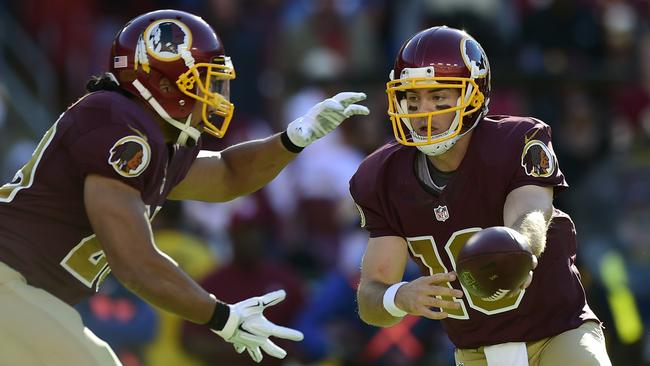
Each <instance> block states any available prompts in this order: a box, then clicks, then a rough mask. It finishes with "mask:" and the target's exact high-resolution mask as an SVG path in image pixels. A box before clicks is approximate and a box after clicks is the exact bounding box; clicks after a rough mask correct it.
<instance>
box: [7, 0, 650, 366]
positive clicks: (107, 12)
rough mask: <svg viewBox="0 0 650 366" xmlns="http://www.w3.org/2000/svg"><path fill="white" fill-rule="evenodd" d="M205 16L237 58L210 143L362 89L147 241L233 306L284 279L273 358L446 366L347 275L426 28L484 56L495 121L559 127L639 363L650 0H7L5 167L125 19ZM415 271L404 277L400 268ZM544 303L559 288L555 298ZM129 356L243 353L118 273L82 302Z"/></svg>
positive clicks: (164, 220) (616, 347)
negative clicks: (359, 106) (283, 335)
mask: <svg viewBox="0 0 650 366" xmlns="http://www.w3.org/2000/svg"><path fill="white" fill-rule="evenodd" d="M160 8H177V9H181V10H186V11H190V12H194V13H196V14H199V15H201V16H202V17H203V18H204V19H206V20H207V21H208V23H210V24H211V25H212V26H213V27H214V28H215V30H216V31H217V33H218V34H219V36H220V37H221V39H222V40H223V42H224V43H225V46H226V51H227V53H228V54H229V55H230V56H231V57H232V59H233V61H234V64H235V68H236V70H237V79H236V80H234V82H233V83H232V84H231V89H232V100H233V102H234V103H235V106H236V112H235V117H234V119H233V123H232V125H231V130H230V131H229V133H228V135H227V136H226V138H225V139H224V140H222V141H217V140H212V141H210V142H209V144H208V146H210V147H211V148H213V149H215V150H218V149H221V148H223V147H225V146H228V145H230V144H232V143H236V142H238V141H243V140H245V139H249V138H254V137H261V136H265V135H268V134H270V133H271V132H273V131H281V130H283V129H284V128H285V126H286V124H287V123H288V122H289V121H291V120H293V119H294V118H296V117H297V116H299V115H301V114H302V113H304V112H305V111H306V110H307V109H308V108H309V107H310V106H311V105H312V104H314V103H315V102H317V101H319V100H321V99H322V98H324V97H326V96H328V95H330V94H332V93H334V92H335V91H339V90H355V91H364V92H366V93H367V94H368V101H367V103H366V104H367V105H368V106H369V107H370V109H371V115H370V116H369V117H364V118H356V117H355V118H354V119H352V120H350V121H348V122H346V123H345V124H344V126H343V127H342V128H341V129H340V130H339V131H337V132H336V133H334V134H332V135H331V136H328V137H327V138H325V139H323V141H320V142H319V143H317V144H315V145H314V146H312V147H310V148H309V149H307V150H305V151H304V152H303V153H301V155H300V157H299V158H298V159H297V160H296V161H295V162H294V163H293V164H291V165H290V166H289V167H288V168H287V169H286V170H285V171H284V172H283V173H282V174H281V175H280V176H279V177H278V178H277V179H276V180H275V181H274V182H272V184H270V185H269V186H268V187H267V188H265V189H264V190H262V191H261V192H260V193H258V194H255V195H254V196H251V197H248V198H245V199H240V200H236V201H234V202H231V203H228V204H214V205H213V204H202V203H196V202H189V203H183V204H178V203H174V202H171V203H170V204H168V205H167V206H166V207H165V208H164V209H163V211H162V214H161V216H160V217H158V218H157V219H156V220H155V222H154V224H155V230H156V231H155V233H156V240H157V243H158V245H159V246H160V247H161V249H163V250H165V251H167V252H168V253H169V254H170V255H171V256H172V257H174V258H175V259H176V260H177V261H178V262H179V263H180V265H181V266H183V267H184V268H185V269H186V270H187V271H188V272H189V273H190V274H191V275H192V276H194V277H195V278H197V279H199V280H202V281H203V284H204V285H205V286H206V287H209V288H213V289H214V291H215V293H216V294H217V295H218V296H220V297H221V298H223V299H224V300H226V301H235V300H239V299H243V298H245V297H247V296H252V295H257V294H261V293H263V292H264V291H267V290H273V289H276V288H279V287H283V288H286V289H287V291H288V293H289V295H288V299H287V300H286V301H285V303H283V304H282V305H281V306H278V309H277V310H274V312H273V313H272V314H270V315H269V317H270V318H272V319H274V320H277V321H280V322H283V323H286V324H291V325H293V326H295V327H298V328H299V329H301V330H303V331H304V332H305V334H306V340H305V341H304V342H302V343H300V344H297V345H288V347H290V350H289V357H288V359H287V360H285V361H282V362H279V361H274V360H269V359H268V357H267V358H265V361H264V363H263V364H270V365H273V364H275V365H281V364H283V365H294V366H298V365H332V366H334V365H390V366H395V365H450V364H452V362H453V361H452V346H451V345H450V344H449V341H448V340H447V338H446V336H445V335H444V333H443V332H442V330H441V329H440V326H439V325H438V324H437V323H436V322H430V321H424V320H421V319H417V318H410V317H407V318H406V320H405V321H404V322H402V324H401V325H400V326H398V327H395V328H392V329H390V330H381V329H375V328H372V327H368V326H364V325H363V324H362V323H361V322H360V320H359V319H358V317H357V316H356V313H355V304H354V290H353V288H354V286H355V283H356V281H357V278H358V264H359V259H360V256H361V254H362V251H363V248H364V246H365V240H366V238H365V234H364V232H362V231H361V230H360V229H358V222H357V221H358V218H357V214H356V212H355V210H354V208H353V207H352V203H351V200H350V198H349V195H348V192H347V181H348V179H349V177H350V176H351V175H352V174H353V172H354V171H355V169H356V167H357V165H358V164H359V162H360V161H361V159H363V157H364V156H365V155H366V154H368V153H369V152H371V151H373V150H374V149H375V148H376V147H378V146H380V145H381V144H382V143H383V142H385V141H388V140H389V139H390V138H391V133H392V132H391V130H390V124H389V121H388V119H387V117H386V112H385V111H386V109H387V105H386V104H387V103H386V97H385V92H384V89H385V82H386V81H387V77H388V72H389V71H390V69H391V66H392V62H393V59H394V56H395V54H396V52H397V50H398V49H399V46H400V45H401V43H402V41H403V40H405V39H406V38H408V37H409V36H410V35H411V34H413V33H415V32H416V31H418V30H420V29H422V28H424V27H426V26H433V25H440V24H447V25H450V26H456V27H461V28H464V29H466V30H467V31H468V32H469V33H470V34H472V35H474V37H475V38H477V39H478V40H479V42H480V43H481V44H482V45H483V47H484V48H485V50H486V52H487V54H488V57H489V59H490V64H491V66H492V80H493V97H492V101H491V104H490V109H491V113H493V114H499V113H503V114H515V115H531V116H534V117H537V118H540V119H542V120H544V121H546V122H547V123H549V124H550V125H551V126H552V127H553V132H554V136H553V142H554V146H555V150H556V152H557V153H558V155H559V161H560V166H561V168H562V170H563V172H564V173H565V175H566V177H567V180H568V182H569V184H570V185H571V189H570V190H568V191H567V192H565V193H563V194H562V195H560V196H559V197H558V198H557V201H556V205H557V206H558V207H559V208H561V209H563V210H565V211H566V212H568V213H570V214H571V215H572V216H573V218H574V220H575V221H576V226H577V229H578V238H579V258H578V259H579V263H580V268H581V272H582V275H583V280H584V284H585V286H586V287H587V294H588V298H589V301H590V304H591V305H592V307H593V308H594V309H595V310H596V312H597V314H599V316H600V317H601V318H602V319H603V320H604V322H605V326H606V329H605V331H606V336H607V340H608V347H609V351H610V354H611V357H612V360H613V363H614V365H650V332H649V331H648V327H650V286H647V278H650V145H649V144H648V142H649V138H650V2H649V1H647V0H627V1H626V0H573V1H560V0H476V1H472V0H421V1H418V0H401V1H389V0H314V1H307V0H260V1H237V0H207V1H201V0H160V1H155V0H144V1H128V0H21V1H18V0H3V1H0V177H1V178H2V179H3V180H4V181H7V180H9V179H10V178H11V177H12V176H13V174H14V173H15V172H16V170H17V169H18V168H19V167H20V166H21V165H22V164H23V163H24V162H25V161H26V160H27V158H28V157H29V155H30V154H31V151H32V149H33V148H34V146H35V143H36V141H37V140H38V139H39V138H40V135H41V134H42V133H43V132H44V131H45V130H46V129H47V127H48V126H49V125H50V124H51V123H53V121H54V120H55V119H56V117H57V116H58V114H59V113H60V112H61V111H62V110H63V109H64V108H65V107H66V106H67V105H69V104H71V103H72V102H74V101H75V100H76V99H77V98H78V97H79V96H80V95H82V94H83V93H84V85H85V82H86V81H87V79H88V77H89V76H90V75H92V74H98V73H101V72H103V71H104V70H105V68H106V66H107V61H108V54H109V49H110V44H111V41H112V38H113V36H114V35H115V33H116V32H117V31H118V30H119V28H120V27H121V26H122V25H123V24H124V23H125V22H126V21H128V20H129V19H130V18H132V17H134V16H136V15H138V14H140V13H142V12H145V11H148V10H153V9H160ZM411 275H412V274H411ZM549 296H552V294H549ZM79 310H80V312H81V313H82V315H83V316H84V319H85V320H86V323H87V324H88V326H89V327H91V328H92V329H93V330H94V331H95V332H96V333H97V334H98V335H99V336H100V337H102V338H104V339H106V340H107V341H108V342H109V343H111V345H113V347H114V349H115V350H116V352H117V353H118V354H119V356H120V358H121V359H122V361H123V362H124V364H125V365H129V366H132V365H247V364H252V362H249V361H248V360H247V357H245V356H238V355H236V354H235V353H234V352H232V349H231V348H230V346H228V345H227V344H225V343H224V342H221V341H220V340H219V339H218V338H217V337H216V336H214V335H213V334H210V333H209V332H206V331H205V329H201V328H200V327H193V326H189V325H187V324H184V323H182V322H180V321H179V320H177V319H175V318H173V317H171V316H169V315H167V314H162V313H160V312H158V311H157V310H155V309H152V308H150V307H149V306H148V305H146V304H144V303H142V302H141V301H140V300H138V299H137V298H135V297H134V296H132V295H131V294H130V293H128V291H126V290H124V289H123V288H122V287H120V286H119V284H118V283H116V282H115V281H109V282H108V283H107V284H106V286H105V287H104V289H103V290H102V292H101V293H100V294H98V295H97V296H95V297H94V298H93V299H91V300H90V301H87V302H84V303H83V304H80V305H79Z"/></svg>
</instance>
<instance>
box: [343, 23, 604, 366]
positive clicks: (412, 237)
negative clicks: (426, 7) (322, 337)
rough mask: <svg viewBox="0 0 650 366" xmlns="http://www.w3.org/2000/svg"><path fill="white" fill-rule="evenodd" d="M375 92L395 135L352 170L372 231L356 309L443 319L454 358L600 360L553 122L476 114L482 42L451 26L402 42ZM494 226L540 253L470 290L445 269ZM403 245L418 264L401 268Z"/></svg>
mask: <svg viewBox="0 0 650 366" xmlns="http://www.w3.org/2000/svg"><path fill="white" fill-rule="evenodd" d="M386 92H387V94H388V103H389V109H388V115H389V117H390V120H391V122H392V126H393V131H394V134H395V138H396V140H397V142H393V143H389V144H387V145H385V146H383V147H381V148H380V149H378V150H377V151H375V152H374V153H373V154H371V155H370V156H368V157H367V158H366V159H365V161H364V162H363V163H362V164H361V166H360V167H359V169H358V171H357V172H356V174H355V175H354V176H353V177H352V179H351V180H350V191H351V194H352V196H353V198H354V200H355V202H356V204H357V205H358V209H359V212H360V214H361V225H362V226H363V227H365V228H366V229H367V231H368V232H369V234H370V239H369V242H368V246H367V248H366V252H365V255H364V258H363V261H362V268H361V272H362V273H361V281H360V284H359V288H358V302H359V315H360V316H361V318H362V319H363V320H364V321H365V322H367V323H369V324H373V325H376V326H382V327H387V326H391V325H393V324H396V323H398V322H399V321H400V320H401V319H402V318H403V317H404V316H405V315H407V314H411V315H416V316H423V317H426V318H429V319H433V320H441V321H442V323H443V326H444V329H445V331H446V332H447V334H448V335H449V337H450V339H451V340H452V342H453V343H454V344H455V345H456V351H455V358H456V362H457V363H458V365H464V366H478V365H486V364H487V365H490V366H496V365H499V366H507V365H518V366H519V365H541V366H550V365H610V361H609V358H608V355H607V352H606V349H605V340H604V338H603V332H602V329H601V323H600V321H599V320H598V318H597V317H596V315H595V314H594V313H593V312H592V311H591V309H590V308H589V306H588V304H587V303H586V300H585V294H584V289H583V287H582V285H581V283H580V275H579V273H578V270H577V268H576V266H575V259H576V233H575V228H574V226H573V222H572V221H571V219H570V217H569V216H567V215H566V214H565V213H563V212H561V211H559V210H557V209H555V208H554V207H553V195H554V194H556V193H558V192H559V191H561V190H563V189H565V188H566V187H567V183H566V181H565V179H564V176H563V174H562V172H561V171H560V169H559V166H558V162H557V158H556V156H555V153H554V152H553V147H552V144H551V129H550V127H549V126H548V125H547V124H545V123H544V122H542V121H540V120H538V119H535V118H530V117H514V116H487V115H486V114H487V112H488V104H489V101H490V64H489V62H488V59H487V57H486V54H485V52H484V50H483V48H482V47H481V46H480V44H479V43H478V42H477V41H476V40H475V39H474V38H472V37H471V36H470V35H468V34H467V33H466V32H464V31H462V30H458V29H453V28H449V27H444V26H442V27H433V28H429V29H426V30H423V31H421V32H419V33H417V34H415V35H414V36H413V37H411V38H410V39H408V40H407V41H406V42H405V43H404V45H403V46H402V48H401V50H400V51H399V53H398V55H397V58H396V60H395V64H394V69H393V70H392V72H391V73H390V81H389V82H388V83H387V89H386ZM492 226H508V227H511V228H513V229H515V230H517V231H519V232H521V233H522V234H523V235H524V236H525V237H526V240H527V242H528V244H529V245H530V249H531V251H532V253H533V254H534V255H535V256H536V257H538V258H539V261H538V265H537V267H536V269H535V271H534V272H535V275H534V276H532V273H531V276H532V277H531V276H529V277H528V279H527V280H526V281H525V282H524V283H523V284H522V286H521V291H515V292H512V293H510V294H509V296H506V297H503V298H501V299H498V300H496V301H493V299H490V298H487V299H486V298H479V297H477V296H473V295H471V294H470V293H469V292H467V290H466V289H464V288H463V287H462V286H461V284H460V283H459V281H458V278H457V276H456V273H455V272H454V270H455V265H456V264H455V258H456V256H457V255H458V253H459V251H460V249H461V248H462V246H463V245H464V244H465V243H466V242H467V240H468V239H469V238H470V237H471V236H472V235H473V234H475V233H476V232H479V231H480V230H481V229H483V228H488V227H492ZM409 256H410V257H411V258H412V259H413V260H414V261H415V262H416V263H417V264H418V265H419V267H420V269H421V273H422V277H419V278H417V279H415V280H413V281H410V282H400V281H402V275H403V272H404V268H405V265H406V262H407V260H408V258H409Z"/></svg>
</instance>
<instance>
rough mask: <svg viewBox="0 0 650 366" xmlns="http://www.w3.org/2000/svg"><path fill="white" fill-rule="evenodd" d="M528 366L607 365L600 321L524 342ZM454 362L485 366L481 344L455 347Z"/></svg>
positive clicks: (608, 364) (607, 359)
mask: <svg viewBox="0 0 650 366" xmlns="http://www.w3.org/2000/svg"><path fill="white" fill-rule="evenodd" d="M526 349H527V350H528V364H529V365H530V366H557V365H571V366H611V365H612V363H611V361H610V360H609V356H607V350H606V348H605V336H604V335H603V330H602V329H601V328H600V324H598V323H596V322H593V321H587V322H585V323H584V324H582V325H581V326H579V327H578V328H576V329H571V330H567V331H566V332H564V333H560V334H558V335H556V336H554V337H549V338H544V339H541V340H539V341H536V342H528V343H527V344H526ZM455 357H456V365H463V366H487V361H486V359H485V353H483V347H480V348H474V349H468V348H465V349H456V352H455Z"/></svg>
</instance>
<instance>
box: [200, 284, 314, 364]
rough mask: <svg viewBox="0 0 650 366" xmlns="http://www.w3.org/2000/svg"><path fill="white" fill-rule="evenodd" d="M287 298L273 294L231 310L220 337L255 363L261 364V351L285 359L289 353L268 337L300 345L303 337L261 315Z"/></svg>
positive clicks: (282, 291)
mask: <svg viewBox="0 0 650 366" xmlns="http://www.w3.org/2000/svg"><path fill="white" fill-rule="evenodd" d="M286 296H287V294H286V292H285V291H284V290H278V291H274V292H270V293H268V294H266V295H264V296H257V297H252V298H250V299H247V300H244V301H241V302H238V303H236V304H234V305H228V306H229V307H230V316H229V317H228V320H227V321H226V325H224V327H223V329H222V330H220V331H215V330H213V332H215V333H217V334H218V335H219V336H221V337H222V338H223V339H225V340H226V341H227V342H230V343H232V344H233V345H234V347H235V350H236V351H237V353H242V352H244V350H247V351H248V354H249V355H250V356H251V358H252V359H253V360H254V361H255V362H261V361H262V351H261V350H260V348H261V349H263V350H264V352H266V353H268V354H269V355H271V356H273V357H276V358H284V357H285V356H286V355H287V352H286V351H285V350H283V349H282V348H280V347H278V346H277V345H276V344H275V343H273V342H272V341H271V340H270V339H269V337H271V336H273V337H280V338H284V339H289V340H292V341H301V340H302V339H303V334H302V333H301V332H299V331H297V330H294V329H291V328H286V327H281V326H278V325H275V324H273V323H271V322H270V321H268V320H267V319H266V318H265V317H264V315H263V314H262V312H263V311H264V309H266V308H267V307H268V306H271V305H275V304H277V303H279V302H281V301H282V300H284V298H285V297H286Z"/></svg>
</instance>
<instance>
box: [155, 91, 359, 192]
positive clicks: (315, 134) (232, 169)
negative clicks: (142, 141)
mask: <svg viewBox="0 0 650 366" xmlns="http://www.w3.org/2000/svg"><path fill="white" fill-rule="evenodd" d="M365 98H366V95H365V94H363V93H350V92H344V93H339V94H337V95H335V96H334V97H332V98H329V99H326V100H324V101H322V102H320V103H318V104H316V105H315V106H313V107H312V108H311V109H310V110H309V112H307V114H305V115H304V116H302V117H300V118H298V119H296V120H295V121H293V122H291V123H290V124H289V126H288V127H287V131H285V132H283V133H281V134H277V135H274V136H271V137H268V138H266V139H263V140H254V141H248V142H245V143H241V144H238V145H235V146H232V147H229V148H227V149H225V150H223V151H222V152H220V153H217V154H215V155H214V156H211V157H204V158H198V159H196V161H195V162H194V164H193V165H192V167H191V168H190V171H189V172H188V174H187V176H186V177H185V179H184V180H183V181H182V182H181V183H180V184H178V185H177V186H176V187H174V189H173V190H172V192H171V193H170V195H169V197H168V198H169V199H176V200H181V199H191V200H199V201H208V202H223V201H229V200H232V199H234V198H236V197H239V196H243V195H246V194H249V193H252V192H255V191H256V190H258V189H260V188H262V187H263V186H264V185H266V184H267V183H268V182H269V181H271V180H272V179H273V178H275V177H276V176H277V175H278V174H279V173H280V171H281V170H282V169H283V168H284V167H285V166H286V165H287V164H288V163H289V162H290V161H291V160H293V159H294V158H295V157H296V154H297V153H298V152H300V151H301V150H302V149H303V148H305V147H306V146H308V145H309V144H311V143H313V142H314V141H316V140H317V139H319V138H321V137H323V136H325V135H326V134H328V133H330V132H331V131H333V130H334V129H335V128H336V127H338V125H340V124H341V122H343V121H344V120H345V119H347V118H349V117H351V116H353V115H366V114H368V113H369V111H368V108H366V107H364V106H362V105H358V104H355V103H357V102H359V101H362V100H363V99H365Z"/></svg>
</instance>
